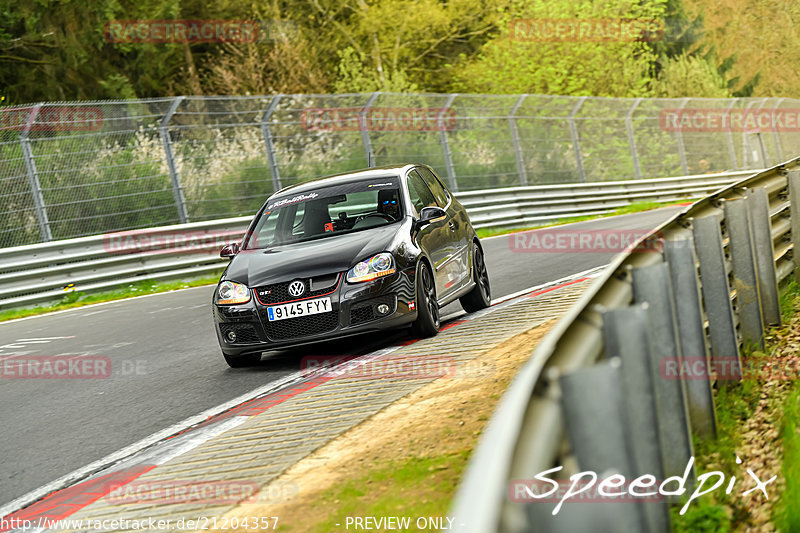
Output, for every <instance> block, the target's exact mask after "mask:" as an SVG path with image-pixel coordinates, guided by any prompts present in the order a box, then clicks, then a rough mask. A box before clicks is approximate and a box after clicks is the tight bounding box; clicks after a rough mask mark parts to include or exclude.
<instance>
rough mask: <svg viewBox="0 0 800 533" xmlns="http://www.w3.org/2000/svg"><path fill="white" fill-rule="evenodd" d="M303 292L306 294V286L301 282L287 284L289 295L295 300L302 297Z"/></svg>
mask: <svg viewBox="0 0 800 533" xmlns="http://www.w3.org/2000/svg"><path fill="white" fill-rule="evenodd" d="M304 292H306V286H305V285H304V284H303V282H302V281H300V280H296V281H293V282H291V283H290V284H289V294H290V295H292V296H294V297H295V298H297V297H298V296H300V295H302V294H303V293H304Z"/></svg>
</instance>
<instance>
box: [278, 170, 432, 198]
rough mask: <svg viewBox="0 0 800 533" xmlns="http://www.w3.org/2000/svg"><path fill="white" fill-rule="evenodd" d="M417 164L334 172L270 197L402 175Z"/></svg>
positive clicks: (285, 189) (289, 187)
mask: <svg viewBox="0 0 800 533" xmlns="http://www.w3.org/2000/svg"><path fill="white" fill-rule="evenodd" d="M417 166H420V165H417V164H405V165H389V166H385V167H373V168H366V169H364V170H355V171H351V172H343V173H341V174H334V175H332V176H324V177H321V178H316V179H313V180H310V181H304V182H303V183H299V184H297V185H290V186H288V187H284V188H283V189H281V190H279V191H278V192H276V193H275V194H273V195H272V196H270V198H272V197H274V196H283V195H284V194H289V193H301V192H306V191H311V190H314V189H318V188H320V187H325V186H328V185H341V184H344V183H351V182H354V181H361V180H363V179H370V178H386V177H397V176H402V175H403V174H404V173H405V172H406V171H407V170H409V169H411V168H414V167H417Z"/></svg>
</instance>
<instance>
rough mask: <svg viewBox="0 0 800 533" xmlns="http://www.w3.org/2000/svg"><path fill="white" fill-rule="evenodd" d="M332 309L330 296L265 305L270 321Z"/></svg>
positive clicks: (325, 311)
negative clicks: (270, 305)
mask: <svg viewBox="0 0 800 533" xmlns="http://www.w3.org/2000/svg"><path fill="white" fill-rule="evenodd" d="M332 309H333V308H332V307H331V299H330V298H317V299H316V300H305V301H302V302H294V303H290V304H283V305H273V306H272V307H267V318H269V320H270V322H274V321H276V320H286V319H287V318H297V317H299V316H308V315H316V314H317V313H327V312H328V311H331V310H332Z"/></svg>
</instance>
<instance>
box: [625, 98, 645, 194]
mask: <svg viewBox="0 0 800 533" xmlns="http://www.w3.org/2000/svg"><path fill="white" fill-rule="evenodd" d="M641 101H642V99H641V98H637V99H636V100H634V102H633V105H632V106H631V108H630V110H628V114H627V115H625V130H626V131H627V132H628V146H630V149H631V159H633V171H634V172H635V173H636V179H637V180H640V179H642V169H641V167H640V166H639V152H638V151H637V150H636V137H635V136H634V135H633V113H634V112H635V111H636V108H637V107H639V103H640V102H641Z"/></svg>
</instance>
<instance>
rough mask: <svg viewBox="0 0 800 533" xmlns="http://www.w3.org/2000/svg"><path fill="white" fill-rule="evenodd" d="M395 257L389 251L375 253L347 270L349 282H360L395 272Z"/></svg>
mask: <svg viewBox="0 0 800 533" xmlns="http://www.w3.org/2000/svg"><path fill="white" fill-rule="evenodd" d="M394 272H395V268H394V258H393V257H392V254H390V253H389V252H383V253H380V254H377V255H373V256H372V257H370V258H369V259H366V260H364V261H361V262H360V263H358V264H357V265H356V266H354V267H353V268H351V269H350V270H349V271H348V272H347V281H348V283H360V282H362V281H370V280H373V279H377V278H380V277H382V276H388V275H389V274H394Z"/></svg>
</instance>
